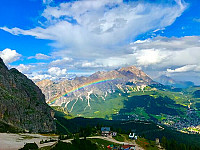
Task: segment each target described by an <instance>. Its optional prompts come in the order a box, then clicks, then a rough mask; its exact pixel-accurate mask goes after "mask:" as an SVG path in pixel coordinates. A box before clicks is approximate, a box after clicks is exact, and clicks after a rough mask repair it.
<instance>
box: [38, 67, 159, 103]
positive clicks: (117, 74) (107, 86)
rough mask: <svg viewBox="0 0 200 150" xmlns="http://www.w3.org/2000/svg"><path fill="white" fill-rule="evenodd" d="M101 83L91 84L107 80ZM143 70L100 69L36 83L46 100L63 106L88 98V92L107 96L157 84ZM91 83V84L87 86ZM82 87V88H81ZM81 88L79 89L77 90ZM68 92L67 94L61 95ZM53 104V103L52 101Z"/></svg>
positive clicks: (134, 68)
mask: <svg viewBox="0 0 200 150" xmlns="http://www.w3.org/2000/svg"><path fill="white" fill-rule="evenodd" d="M107 79H111V80H110V81H107V82H101V83H99V84H90V83H94V82H95V81H101V80H107ZM155 83H156V82H154V81H153V80H152V79H151V78H149V77H148V76H147V75H146V74H145V73H144V72H143V71H141V70H139V69H137V68H136V67H135V66H130V67H125V68H121V69H118V70H112V71H108V72H106V71H98V72H96V73H94V74H92V75H91V76H89V77H76V78H75V79H73V80H64V81H60V82H57V83H55V82H52V81H50V80H43V81H40V82H37V83H36V84H37V85H38V86H39V87H40V88H41V90H42V92H43V93H44V94H45V97H46V101H47V102H52V101H54V99H55V98H56V97H57V98H56V100H55V101H54V102H53V105H56V106H61V105H62V106H63V105H65V104H66V105H67V104H68V103H69V102H70V101H72V100H74V99H78V98H79V99H82V98H87V97H88V94H91V93H93V94H95V95H99V96H105V95H107V94H108V93H113V92H115V91H116V90H123V91H124V92H128V89H129V86H135V87H138V89H140V87H141V88H143V87H145V86H147V85H150V84H155ZM88 84H90V86H85V85H88ZM80 87H81V88H80ZM76 89H79V90H76ZM65 93H68V94H67V95H66V96H63V97H59V96H60V95H63V94H65ZM50 104H52V103H50Z"/></svg>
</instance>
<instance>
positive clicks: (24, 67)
mask: <svg viewBox="0 0 200 150" xmlns="http://www.w3.org/2000/svg"><path fill="white" fill-rule="evenodd" d="M34 67H35V66H33V65H24V64H20V65H18V66H16V67H15V68H16V69H17V70H19V71H20V72H22V73H25V74H26V73H29V71H30V70H31V69H33V68H34Z"/></svg>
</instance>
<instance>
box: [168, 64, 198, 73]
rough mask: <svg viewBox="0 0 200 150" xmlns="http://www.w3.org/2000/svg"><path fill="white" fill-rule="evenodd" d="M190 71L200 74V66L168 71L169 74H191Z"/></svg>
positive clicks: (186, 66)
mask: <svg viewBox="0 0 200 150" xmlns="http://www.w3.org/2000/svg"><path fill="white" fill-rule="evenodd" d="M189 71H196V72H199V71H200V66H198V65H185V66H183V67H180V68H176V69H174V70H173V69H167V72H169V73H176V72H189Z"/></svg>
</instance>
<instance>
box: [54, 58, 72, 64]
mask: <svg viewBox="0 0 200 150" xmlns="http://www.w3.org/2000/svg"><path fill="white" fill-rule="evenodd" d="M72 60H73V59H72V58H69V57H64V58H62V59H57V60H53V61H52V62H51V63H50V65H51V66H64V65H65V64H67V63H69V62H71V61H72Z"/></svg>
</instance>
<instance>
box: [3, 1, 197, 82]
mask: <svg viewBox="0 0 200 150" xmlns="http://www.w3.org/2000/svg"><path fill="white" fill-rule="evenodd" d="M0 3H1V5H0V13H1V15H0V42H1V44H0V57H2V58H3V59H4V61H5V62H6V64H7V65H8V66H9V67H16V68H17V69H19V70H20V71H21V72H23V73H25V74H26V75H27V76H28V77H29V78H32V79H45V78H50V79H56V78H58V77H59V78H63V77H67V76H69V73H76V74H77V75H88V74H91V73H92V72H95V71H97V70H110V69H115V68H119V67H123V66H130V65H135V66H137V67H139V68H141V69H142V70H144V71H145V72H147V73H148V74H149V75H150V76H151V77H152V78H155V77H157V76H158V75H163V74H165V75H168V76H172V77H173V78H176V79H179V80H182V79H183V80H191V81H195V82H196V84H200V81H199V80H198V78H199V75H200V74H199V72H200V62H199V57H200V53H199V51H200V37H199V36H200V2H199V1H198V0H185V1H183V0H154V1H152V0H151V1H150V0H146V1H145V0H142V1H140V0H135V1H130V0H129V1H127V0H126V1H122V0H100V1H98V0H93V1H89V0H82V1H78V0H77V1H67V0H10V1H8V0H2V1H1V2H0Z"/></svg>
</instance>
